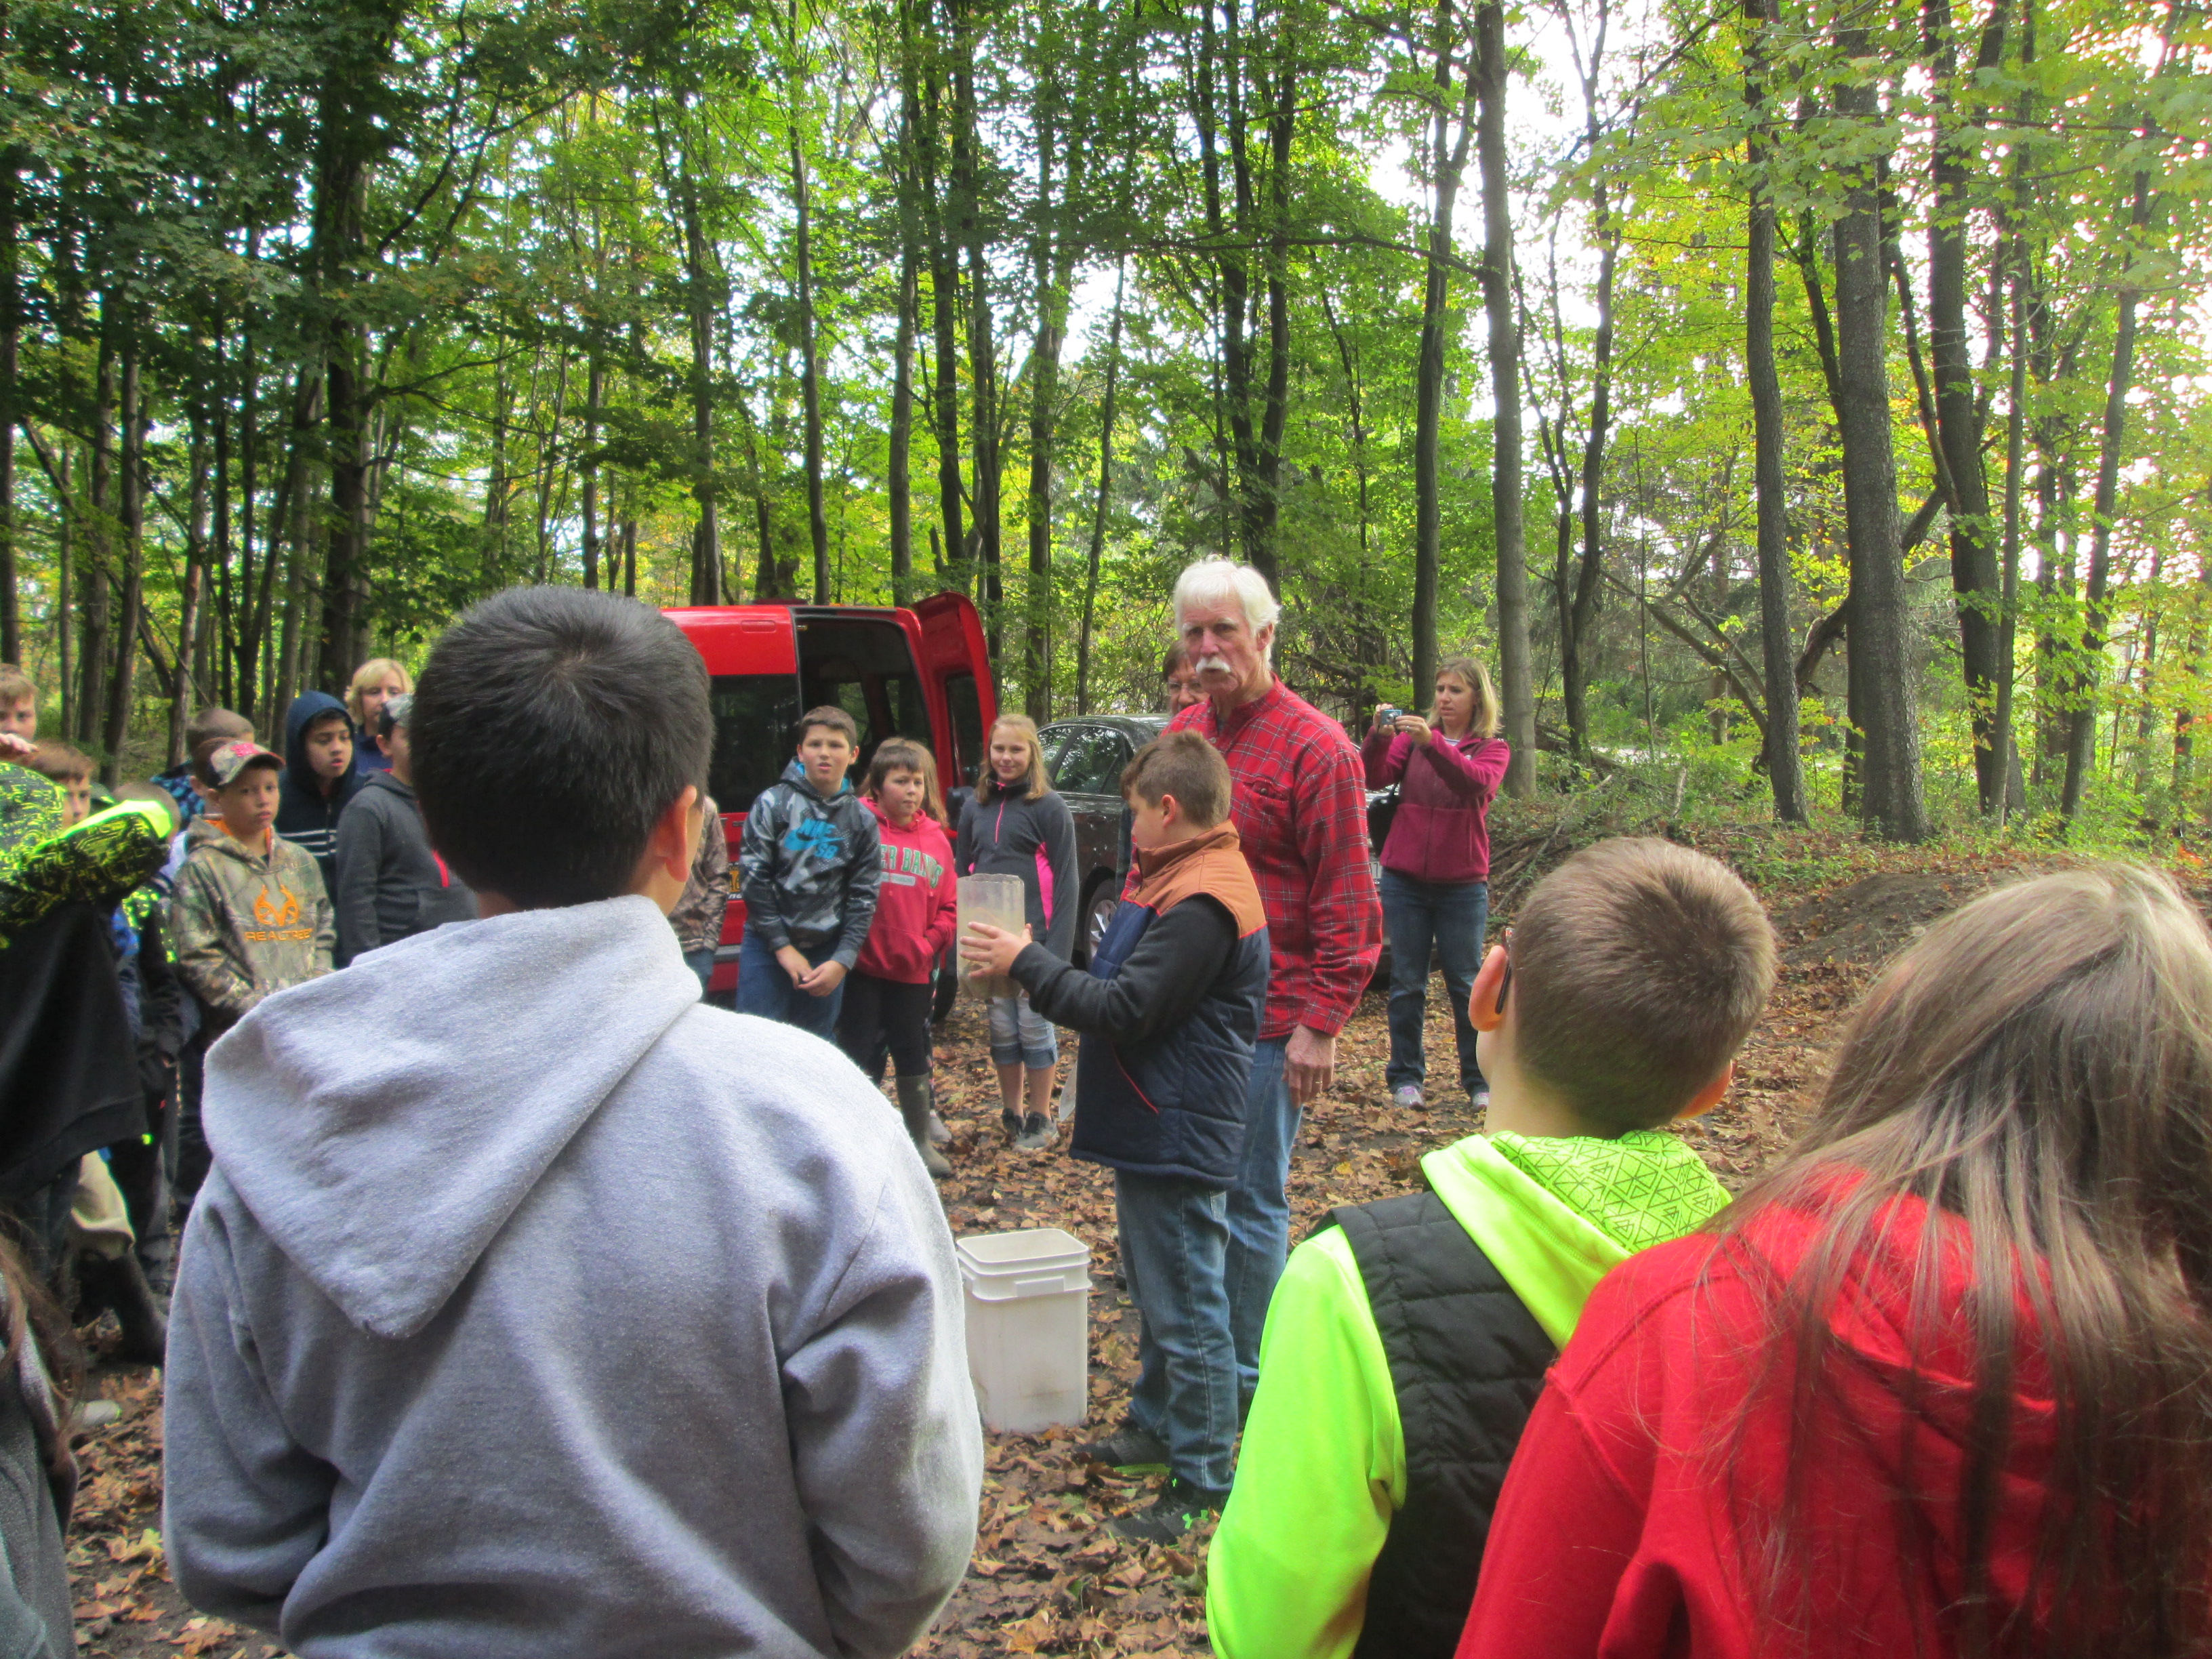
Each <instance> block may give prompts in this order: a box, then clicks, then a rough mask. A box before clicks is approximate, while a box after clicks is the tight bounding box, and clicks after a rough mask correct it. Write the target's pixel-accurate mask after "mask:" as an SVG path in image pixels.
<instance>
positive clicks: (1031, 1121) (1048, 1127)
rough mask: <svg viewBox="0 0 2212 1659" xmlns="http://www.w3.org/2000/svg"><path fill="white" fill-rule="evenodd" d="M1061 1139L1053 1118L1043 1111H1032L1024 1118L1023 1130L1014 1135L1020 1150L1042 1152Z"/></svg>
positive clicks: (1016, 1149)
mask: <svg viewBox="0 0 2212 1659" xmlns="http://www.w3.org/2000/svg"><path fill="white" fill-rule="evenodd" d="M1056 1139H1059V1132H1058V1131H1057V1130H1056V1129H1054V1127H1053V1123H1052V1120H1051V1119H1050V1118H1048V1117H1047V1116H1046V1115H1044V1114H1043V1113H1042V1112H1031V1113H1030V1115H1028V1116H1027V1117H1025V1118H1024V1119H1023V1120H1022V1132H1021V1133H1019V1134H1018V1135H1016V1136H1015V1137H1014V1150H1015V1151H1016V1152H1042V1151H1043V1150H1044V1149H1045V1148H1046V1147H1048V1146H1051V1145H1052V1143H1053V1142H1054V1140H1056Z"/></svg>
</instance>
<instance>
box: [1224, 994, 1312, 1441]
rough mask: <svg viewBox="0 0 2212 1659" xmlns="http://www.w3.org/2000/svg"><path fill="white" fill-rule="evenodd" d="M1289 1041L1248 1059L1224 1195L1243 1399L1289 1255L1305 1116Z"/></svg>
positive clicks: (1255, 1382)
mask: <svg viewBox="0 0 2212 1659" xmlns="http://www.w3.org/2000/svg"><path fill="white" fill-rule="evenodd" d="M1287 1042H1288V1039H1286V1038H1283V1037H1272V1038H1268V1039H1267V1040H1265V1041H1263V1042H1260V1043H1259V1044H1257V1045H1256V1046H1255V1048H1254V1050H1253V1054H1252V1081H1251V1083H1250V1084H1249V1085H1248V1086H1247V1089H1246V1091H1245V1096H1244V1158H1243V1164H1241V1165H1240V1166H1239V1168H1238V1169H1237V1184H1236V1185H1235V1186H1234V1187H1231V1188H1230V1189H1229V1250H1228V1254H1227V1255H1226V1256H1225V1258H1224V1273H1225V1278H1226V1279H1227V1280H1228V1285H1229V1334H1230V1336H1231V1338H1232V1339H1233V1340H1234V1341H1235V1342H1236V1344H1237V1389H1238V1391H1239V1392H1240V1393H1241V1394H1242V1395H1243V1397H1244V1398H1246V1399H1249V1398H1250V1397H1251V1395H1252V1390H1253V1389H1256V1388H1258V1387H1259V1386H1260V1334H1261V1331H1263V1330H1264V1329H1266V1328H1267V1300H1268V1298H1269V1297H1272V1296H1273V1295H1274V1293H1275V1281H1276V1280H1277V1279H1280V1278H1281V1277H1282V1276H1283V1263H1284V1262H1285V1261H1287V1260H1288V1259H1289V1258H1290V1254H1291V1202H1290V1199H1289V1198H1288V1197H1287V1196H1286V1195H1285V1193H1284V1191H1283V1188H1284V1184H1285V1182H1288V1181H1289V1180H1290V1178H1291V1148H1292V1147H1293V1146H1297V1139H1298V1124H1299V1121H1301V1120H1302V1119H1303V1118H1304V1112H1303V1111H1301V1110H1300V1109H1298V1108H1297V1107H1296V1106H1293V1105H1292V1104H1291V1086H1290V1085H1289V1084H1288V1083H1286V1082H1285V1081H1284V1080H1283V1054H1284V1049H1285V1046H1286V1044H1287Z"/></svg>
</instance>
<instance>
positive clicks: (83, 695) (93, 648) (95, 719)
mask: <svg viewBox="0 0 2212 1659" xmlns="http://www.w3.org/2000/svg"><path fill="white" fill-rule="evenodd" d="M100 313H101V314H100V359H99V363H98V366H97V367H96V368H94V386H93V403H92V468H91V471H92V477H91V480H90V488H89V490H88V500H87V502H86V505H87V507H88V512H87V513H86V514H85V519H86V525H87V527H88V530H89V531H90V532H91V533H90V534H88V536H86V537H85V538H84V541H85V545H84V553H85V578H84V622H83V628H82V631H81V633H80V635H79V636H78V640H77V645H78V656H77V681H78V690H77V700H76V732H75V733H74V734H73V735H74V736H75V738H76V742H77V744H78V745H79V746H80V747H82V748H85V749H90V748H93V747H94V746H95V745H96V744H98V742H99V740H100V733H101V732H103V731H104V730H105V729H106V720H105V719H104V714H105V711H106V706H107V705H106V690H107V671H108V666H109V664H108V656H107V650H108V641H109V631H108V630H109V600H110V597H111V595H110V589H109V586H108V572H109V571H110V570H111V569H112V568H113V566H112V552H113V549H114V544H115V498H114V495H113V493H112V492H113V489H114V483H115V453H114V448H113V445H114V441H115V351H114V347H113V344H112V337H111V332H110V320H111V316H112V307H110V306H109V304H108V303H107V302H106V301H102V302H101V305H100Z"/></svg>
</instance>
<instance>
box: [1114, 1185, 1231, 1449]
mask: <svg viewBox="0 0 2212 1659" xmlns="http://www.w3.org/2000/svg"><path fill="white" fill-rule="evenodd" d="M1114 1205H1115V1211H1116V1212H1117V1213H1118V1215H1119V1218H1120V1220H1121V1267H1122V1271H1123V1272H1124V1273H1127V1275H1128V1279H1129V1297H1130V1299H1131V1300H1132V1301H1133V1302H1134V1303H1135V1304H1137V1309H1138V1315H1139V1328H1138V1333H1139V1334H1138V1338H1137V1358H1138V1362H1139V1365H1140V1367H1141V1370H1139V1374H1138V1377H1137V1391H1136V1394H1135V1395H1134V1396H1133V1398H1132V1399H1131V1401H1130V1402H1129V1415H1130V1416H1131V1417H1133V1418H1134V1419H1136V1422H1137V1425H1138V1426H1139V1428H1141V1429H1144V1430H1146V1431H1147V1432H1149V1433H1152V1434H1156V1435H1158V1437H1160V1438H1161V1439H1163V1440H1164V1441H1165V1442H1167V1447H1168V1468H1170V1470H1171V1471H1172V1472H1173V1473H1174V1474H1178V1475H1180V1476H1182V1479H1184V1480H1188V1482H1190V1484H1191V1485H1192V1486H1203V1487H1205V1488H1206V1490H1207V1491H1208V1492H1227V1491H1228V1490H1229V1477H1230V1473H1231V1468H1232V1465H1231V1457H1230V1453H1231V1447H1232V1446H1233V1445H1234V1444H1235V1443H1236V1439H1237V1346H1236V1344H1235V1342H1234V1341H1232V1340H1231V1337H1230V1334H1229V1291H1228V1287H1227V1286H1226V1285H1225V1284H1224V1283H1223V1280H1222V1269H1223V1258H1224V1256H1225V1255H1226V1253H1227V1250H1228V1246H1229V1195H1228V1194H1226V1193H1224V1192H1220V1191H1218V1190H1217V1189H1215V1188H1210V1187H1201V1186H1200V1185H1199V1184H1198V1182H1194V1181H1183V1180H1179V1179H1177V1178H1176V1177H1174V1176H1147V1175H1132V1174H1131V1173H1129V1172H1128V1171H1127V1170H1116V1171H1115V1176H1114Z"/></svg>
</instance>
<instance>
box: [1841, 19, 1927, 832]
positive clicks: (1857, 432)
mask: <svg viewBox="0 0 2212 1659" xmlns="http://www.w3.org/2000/svg"><path fill="white" fill-rule="evenodd" d="M1836 44H1837V46H1838V49H1839V50H1840V52H1842V54H1843V55H1844V57H1845V58H1850V59H1852V60H1854V64H1855V65H1856V72H1857V75H1859V76H1863V77H1865V78H1863V79H1859V80H1855V81H1851V82H1846V83H1845V84H1844V85H1843V86H1841V87H1839V88H1838V90H1837V93H1836V111H1837V113H1838V115H1840V116H1842V117H1844V118H1845V120H1847V121H1851V122H1857V123H1858V124H1861V125H1863V126H1864V127H1865V128H1867V129H1868V130H1869V131H1871V130H1872V129H1873V128H1875V125H1876V124H1877V123H1879V122H1880V120H1881V100H1880V98H1879V95H1878V94H1877V91H1876V88H1875V82H1874V80H1873V78H1872V76H1873V74H1874V70H1875V57H1874V50H1873V47H1872V46H1871V44H1870V42H1869V39H1868V33H1867V31H1866V30H1864V29H1863V28H1843V29H1838V31H1837V33H1836ZM1888 344H1889V303H1888V284H1887V282H1886V280H1885V278H1884V271H1883V259H1882V228H1881V186H1880V183H1879V180H1878V178H1877V163H1876V162H1875V161H1874V160H1872V159H1869V161H1866V162H1864V163H1863V164H1862V165H1861V166H1860V167H1858V168H1857V170H1856V171H1855V172H1854V173H1852V174H1851V175H1850V184H1849V185H1848V187H1847V189H1846V191H1845V194H1844V214H1843V216H1842V217H1841V218H1840V219H1838V221H1837V222H1836V356H1837V368H1838V385H1839V389H1840V390H1841V392H1842V394H1843V407H1842V409H1841V410H1840V415H1841V421H1840V436H1841V438H1842V441H1843V452H1844V465H1843V471H1844V521H1845V526H1846V533H1847V536H1848V539H1849V542H1850V571H1851V576H1850V581H1851V586H1850V603H1851V638H1850V679H1851V684H1852V688H1853V690H1854V692H1855V693H1856V694H1857V695H1855V696H1854V698H1853V701H1854V702H1856V703H1857V706H1858V708H1860V709H1861V710H1863V715H1862V717H1861V731H1862V737H1863V742H1864V744H1865V749H1864V757H1863V763H1862V769H1861V775H1860V799H1859V811H1860V819H1861V822H1862V823H1863V824H1864V825H1865V828H1866V829H1867V831H1868V833H1869V834H1870V835H1875V836H1881V837H1883V838H1885V839H1887V840H1891V841H1899V842H1918V841H1923V840H1925V839H1926V838H1927V835H1928V815H1927V809H1926V805H1925V803H1924V801H1923V798H1922V793H1921V781H1920V728H1919V711H1918V709H1917V707H1916V706H1915V702H1914V698H1913V694H1912V688H1913V672H1912V669H1913V665H1912V659H1911V636H1910V632H1909V629H1910V617H1909V614H1908V611H1907V599H1906V593H1905V565H1904V559H1903V557H1902V555H1901V554H1900V552H1899V546H1898V534H1897V462H1896V456H1895V454H1894V453H1893V449H1892V447H1891V437H1890V420H1891V416H1890V405H1889V365H1888V361H1887V359H1888Z"/></svg>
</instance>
